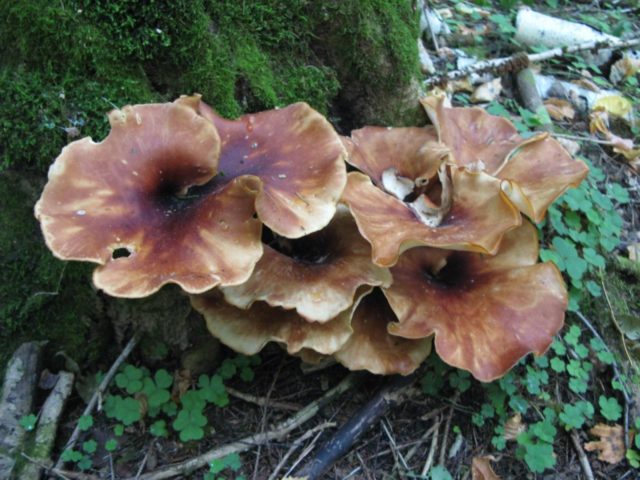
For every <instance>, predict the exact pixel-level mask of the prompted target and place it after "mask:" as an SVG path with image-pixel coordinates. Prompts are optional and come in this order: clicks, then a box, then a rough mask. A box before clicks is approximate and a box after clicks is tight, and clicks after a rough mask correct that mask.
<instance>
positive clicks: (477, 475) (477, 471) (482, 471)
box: [471, 455, 501, 480]
mask: <svg viewBox="0 0 640 480" xmlns="http://www.w3.org/2000/svg"><path fill="white" fill-rule="evenodd" d="M490 461H492V462H495V461H496V458H495V457H494V456H493V455H486V456H483V457H473V460H472V461H471V480H501V478H500V477H499V476H498V475H496V472H494V471H493V468H491V463H490Z"/></svg>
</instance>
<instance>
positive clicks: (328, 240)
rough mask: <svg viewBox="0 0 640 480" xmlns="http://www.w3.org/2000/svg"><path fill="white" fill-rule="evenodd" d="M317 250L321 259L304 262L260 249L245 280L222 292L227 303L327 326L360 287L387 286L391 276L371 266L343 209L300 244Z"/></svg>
mask: <svg viewBox="0 0 640 480" xmlns="http://www.w3.org/2000/svg"><path fill="white" fill-rule="evenodd" d="M314 242H315V244H317V245H318V248H319V249H320V250H321V253H322V255H323V256H325V257H326V258H323V259H319V260H318V261H315V262H314V261H308V260H306V259H304V258H301V259H298V258H295V257H291V256H288V255H285V254H283V253H280V252H278V251H277V250H275V249H273V248H271V247H270V246H268V245H265V246H264V255H263V256H262V258H261V259H260V261H259V262H258V264H257V265H256V267H255V269H254V271H253V274H252V275H251V278H249V280H248V281H247V282H245V283H243V284H241V285H238V286H235V287H225V288H223V289H222V292H223V293H224V297H225V299H226V300H227V302H229V303H231V304H232V305H235V306H236V307H239V308H249V307H250V306H251V305H252V304H253V302H255V301H257V300H264V301H266V302H267V303H268V304H269V305H271V306H274V307H282V308H284V309H294V308H295V309H296V311H297V313H298V314H299V315H301V316H302V317H304V318H305V319H307V320H309V321H315V322H327V321H329V320H331V319H332V318H334V317H336V316H337V315H338V314H339V313H340V312H342V311H344V310H346V309H348V308H349V307H350V306H351V305H352V304H353V303H354V301H355V300H356V298H355V297H356V291H357V290H358V289H359V288H360V287H361V286H362V285H371V286H381V285H385V286H388V285H390V283H391V274H390V273H389V271H388V270H387V269H385V268H381V267H378V266H376V265H374V264H372V263H371V247H370V245H369V244H368V243H367V242H366V241H365V240H364V239H363V238H362V237H361V236H360V233H359V232H358V228H357V226H356V224H355V221H354V220H353V217H352V216H351V214H350V213H349V210H348V209H347V208H346V207H344V206H339V208H338V210H337V212H336V215H335V217H334V218H333V220H331V223H330V224H329V225H328V226H327V227H326V228H325V229H323V230H321V231H319V232H316V233H314V234H312V235H310V236H309V237H307V238H305V239H304V246H305V247H307V248H309V244H312V245H313V244H314Z"/></svg>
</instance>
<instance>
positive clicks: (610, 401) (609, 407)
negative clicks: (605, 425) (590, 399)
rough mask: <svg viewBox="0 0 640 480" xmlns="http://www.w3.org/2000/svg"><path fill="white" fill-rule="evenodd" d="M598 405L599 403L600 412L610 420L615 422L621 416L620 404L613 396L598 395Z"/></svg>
mask: <svg viewBox="0 0 640 480" xmlns="http://www.w3.org/2000/svg"><path fill="white" fill-rule="evenodd" d="M598 405H600V413H601V414H602V416H603V417H604V418H606V419H607V420H609V421H610V422H616V421H618V420H620V418H621V417H622V406H621V405H620V404H619V403H618V400H616V399H615V398H613V397H605V396H604V395H600V397H599V398H598Z"/></svg>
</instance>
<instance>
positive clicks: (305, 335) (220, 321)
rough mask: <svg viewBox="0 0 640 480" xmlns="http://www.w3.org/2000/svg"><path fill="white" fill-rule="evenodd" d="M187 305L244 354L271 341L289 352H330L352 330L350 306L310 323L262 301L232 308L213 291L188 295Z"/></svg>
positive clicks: (210, 328)
mask: <svg viewBox="0 0 640 480" xmlns="http://www.w3.org/2000/svg"><path fill="white" fill-rule="evenodd" d="M191 305H192V306H193V308H194V309H196V310H197V311H198V312H200V313H201V314H202V315H203V316H204V318H205V320H206V322H207V328H208V329H209V331H210V332H211V334H212V335H213V336H215V337H217V338H218V339H219V340H220V341H221V342H222V343H224V344H225V345H227V346H228V347H230V348H232V349H233V350H235V351H236V352H239V353H242V354H244V355H253V354H255V353H258V352H259V351H260V350H262V348H264V346H265V345H266V344H267V343H269V342H271V341H274V342H279V343H281V344H284V345H285V346H286V348H287V352H289V353H290V354H295V353H298V352H300V351H301V350H303V349H305V350H313V351H315V352H317V353H319V354H323V355H330V354H332V353H334V352H335V351H337V350H338V349H339V348H340V347H342V346H343V345H344V344H345V342H346V341H347V340H348V338H349V337H350V336H351V333H352V329H351V326H350V322H351V315H352V313H353V310H352V309H350V310H346V311H344V312H342V313H341V314H340V315H338V316H337V317H336V318H335V319H333V320H331V321H330V322H325V323H310V322H307V321H306V320H305V319H303V318H302V317H300V316H299V315H298V314H296V313H295V311H293V310H282V309H280V308H273V307H270V306H269V305H267V304H266V303H264V302H256V303H254V304H253V305H252V306H251V307H250V308H249V309H248V310H242V309H239V308H236V307H234V306H232V305H229V304H228V303H227V302H225V300H224V298H223V296H222V294H221V293H220V292H218V291H217V290H212V291H210V292H207V293H204V294H200V295H192V296H191Z"/></svg>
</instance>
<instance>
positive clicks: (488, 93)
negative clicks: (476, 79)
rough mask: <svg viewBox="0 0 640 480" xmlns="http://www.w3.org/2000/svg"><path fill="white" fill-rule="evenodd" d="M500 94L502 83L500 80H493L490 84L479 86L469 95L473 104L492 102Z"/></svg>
mask: <svg viewBox="0 0 640 480" xmlns="http://www.w3.org/2000/svg"><path fill="white" fill-rule="evenodd" d="M500 92H502V81H501V80H500V78H494V79H493V80H491V81H490V82H487V83H483V84H482V85H480V86H479V87H478V88H476V90H475V91H474V92H473V94H472V95H471V101H472V102H473V103H483V102H492V101H493V100H495V99H496V98H497V97H498V95H500Z"/></svg>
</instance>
